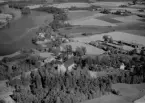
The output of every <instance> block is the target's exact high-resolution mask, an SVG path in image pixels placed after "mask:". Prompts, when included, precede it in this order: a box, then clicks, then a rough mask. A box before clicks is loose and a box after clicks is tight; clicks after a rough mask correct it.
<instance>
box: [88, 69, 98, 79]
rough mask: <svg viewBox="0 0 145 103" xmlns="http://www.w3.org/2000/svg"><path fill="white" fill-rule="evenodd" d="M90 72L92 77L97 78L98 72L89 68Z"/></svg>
mask: <svg viewBox="0 0 145 103" xmlns="http://www.w3.org/2000/svg"><path fill="white" fill-rule="evenodd" d="M88 73H89V75H90V77H91V78H97V72H96V71H91V70H89V71H88Z"/></svg>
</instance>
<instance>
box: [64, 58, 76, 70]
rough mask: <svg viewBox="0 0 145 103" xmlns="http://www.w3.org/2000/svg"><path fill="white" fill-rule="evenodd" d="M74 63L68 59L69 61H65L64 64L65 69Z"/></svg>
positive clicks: (71, 59)
mask: <svg viewBox="0 0 145 103" xmlns="http://www.w3.org/2000/svg"><path fill="white" fill-rule="evenodd" d="M73 63H74V58H73V57H72V58H70V59H69V60H67V61H66V62H64V66H65V67H66V68H67V67H69V66H70V65H72V64H73Z"/></svg>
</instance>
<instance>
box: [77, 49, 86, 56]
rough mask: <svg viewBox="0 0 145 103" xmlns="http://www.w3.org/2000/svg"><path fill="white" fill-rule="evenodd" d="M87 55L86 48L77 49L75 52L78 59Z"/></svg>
mask: <svg viewBox="0 0 145 103" xmlns="http://www.w3.org/2000/svg"><path fill="white" fill-rule="evenodd" d="M85 54H86V48H85V47H77V48H76V51H75V55H76V56H78V57H82V56H83V55H85Z"/></svg>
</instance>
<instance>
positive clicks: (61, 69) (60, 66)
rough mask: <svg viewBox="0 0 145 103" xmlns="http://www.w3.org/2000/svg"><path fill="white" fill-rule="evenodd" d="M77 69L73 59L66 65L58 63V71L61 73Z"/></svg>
mask: <svg viewBox="0 0 145 103" xmlns="http://www.w3.org/2000/svg"><path fill="white" fill-rule="evenodd" d="M75 67H76V64H75V63H74V62H73V59H72V58H71V59H69V60H68V61H66V62H65V63H58V64H57V70H58V72H59V73H65V72H66V71H69V72H71V71H72V70H73V69H74V68H75Z"/></svg>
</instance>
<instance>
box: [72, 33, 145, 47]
mask: <svg viewBox="0 0 145 103" xmlns="http://www.w3.org/2000/svg"><path fill="white" fill-rule="evenodd" d="M103 35H111V36H112V37H113V39H114V40H124V41H128V42H132V41H133V42H136V43H139V44H143V45H145V42H144V41H145V37H143V36H138V35H132V34H129V33H124V32H110V33H104V34H101V35H93V36H89V37H79V38H73V39H74V40H78V41H80V42H90V41H96V40H102V37H103Z"/></svg>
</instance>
